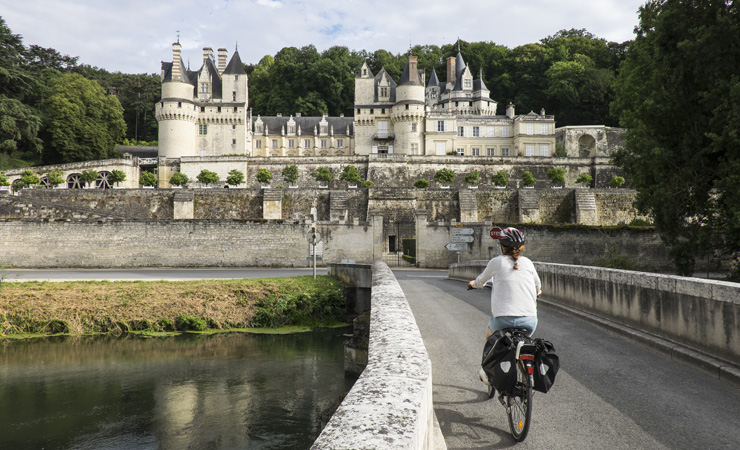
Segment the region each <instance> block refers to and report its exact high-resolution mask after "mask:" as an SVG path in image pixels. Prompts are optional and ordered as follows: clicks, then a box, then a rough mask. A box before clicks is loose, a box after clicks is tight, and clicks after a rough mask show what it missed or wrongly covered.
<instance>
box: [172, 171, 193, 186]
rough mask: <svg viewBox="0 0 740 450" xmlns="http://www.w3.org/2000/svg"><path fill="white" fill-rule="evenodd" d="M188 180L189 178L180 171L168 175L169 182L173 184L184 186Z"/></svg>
mask: <svg viewBox="0 0 740 450" xmlns="http://www.w3.org/2000/svg"><path fill="white" fill-rule="evenodd" d="M188 181H190V178H188V176H187V175H185V174H184V173H182V172H175V173H173V174H172V176H171V177H170V184H171V185H173V186H185V185H186V184H188Z"/></svg>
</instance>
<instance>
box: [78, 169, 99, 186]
mask: <svg viewBox="0 0 740 450" xmlns="http://www.w3.org/2000/svg"><path fill="white" fill-rule="evenodd" d="M97 179H98V172H97V171H95V170H93V169H87V170H84V171H82V173H81V174H80V181H82V182H83V183H85V184H86V185H87V186H90V185H91V184H92V182H93V181H95V180H97Z"/></svg>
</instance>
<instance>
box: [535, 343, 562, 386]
mask: <svg viewBox="0 0 740 450" xmlns="http://www.w3.org/2000/svg"><path fill="white" fill-rule="evenodd" d="M534 342H535V345H536V350H535V354H534V386H533V387H534V390H535V391H539V392H547V391H549V390H550V388H551V387H552V385H553V384H554V383H555V375H557V374H558V370H560V358H559V357H558V355H557V353H555V347H554V346H553V345H552V342H550V341H546V340H544V339H535V341H534Z"/></svg>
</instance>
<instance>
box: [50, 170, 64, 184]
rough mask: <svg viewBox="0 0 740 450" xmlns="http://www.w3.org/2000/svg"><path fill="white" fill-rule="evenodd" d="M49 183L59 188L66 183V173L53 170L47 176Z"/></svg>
mask: <svg viewBox="0 0 740 450" xmlns="http://www.w3.org/2000/svg"><path fill="white" fill-rule="evenodd" d="M46 179H47V180H48V181H49V185H51V186H59V185H60V184H62V183H64V172H62V171H61V170H51V171H49V173H48V174H47V178H46Z"/></svg>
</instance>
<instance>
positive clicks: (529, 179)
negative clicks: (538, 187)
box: [522, 170, 537, 186]
mask: <svg viewBox="0 0 740 450" xmlns="http://www.w3.org/2000/svg"><path fill="white" fill-rule="evenodd" d="M522 183H524V185H525V186H534V185H535V184H537V178H535V177H534V175H532V172H530V171H529V170H527V171H526V172H524V173H523V174H522Z"/></svg>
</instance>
